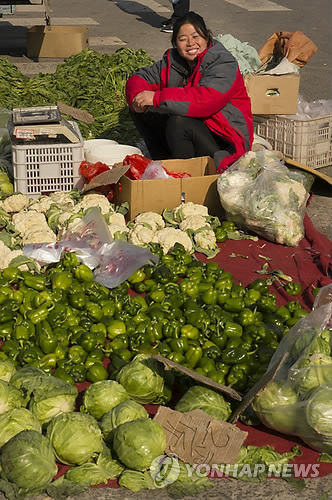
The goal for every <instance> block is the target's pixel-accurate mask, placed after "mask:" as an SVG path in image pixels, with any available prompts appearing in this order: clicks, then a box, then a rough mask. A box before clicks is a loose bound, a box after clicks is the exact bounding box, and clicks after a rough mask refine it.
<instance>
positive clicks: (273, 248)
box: [57, 216, 332, 488]
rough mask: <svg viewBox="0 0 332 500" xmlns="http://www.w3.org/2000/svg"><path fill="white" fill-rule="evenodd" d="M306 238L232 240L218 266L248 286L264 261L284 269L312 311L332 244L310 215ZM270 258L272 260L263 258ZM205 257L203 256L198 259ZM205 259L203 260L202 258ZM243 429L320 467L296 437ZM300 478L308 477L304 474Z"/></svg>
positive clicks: (284, 298)
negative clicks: (294, 242)
mask: <svg viewBox="0 0 332 500" xmlns="http://www.w3.org/2000/svg"><path fill="white" fill-rule="evenodd" d="M304 226H305V234H306V236H305V238H304V239H303V240H302V241H301V243H300V245H299V246H298V247H286V246H283V245H278V244H275V243H271V242H269V241H266V240H263V239H259V240H258V241H252V240H239V241H234V240H229V241H226V242H224V243H221V244H220V253H219V254H218V255H217V257H216V258H215V259H214V260H215V261H216V262H218V264H219V266H221V267H223V268H224V269H225V270H226V271H229V272H231V273H233V276H234V279H235V280H236V281H239V282H241V283H242V284H243V285H247V284H248V283H250V282H251V281H253V280H254V279H256V278H257V277H260V276H261V275H259V274H257V273H256V272H255V271H257V270H259V269H261V267H262V265H263V264H264V263H265V262H269V264H270V269H271V270H274V269H281V270H282V271H283V272H284V273H285V274H287V275H289V276H291V277H292V278H293V280H294V281H297V282H299V283H301V285H302V288H303V294H302V297H301V298H299V299H298V297H296V299H298V300H299V302H300V303H301V304H302V306H303V307H305V308H306V309H307V310H311V308H312V305H313V301H314V297H313V295H312V293H311V290H312V287H313V286H315V287H317V286H324V285H327V284H329V283H332V242H331V241H329V239H328V238H327V237H326V236H325V235H323V234H322V233H320V232H319V231H317V230H316V229H315V228H314V226H313V224H312V222H311V220H310V219H309V217H308V216H305V218H304ZM231 254H235V255H236V254H241V255H247V256H248V258H244V257H240V256H238V257H231ZM260 255H261V256H262V255H263V256H265V257H268V258H269V259H271V260H269V261H267V260H265V259H264V258H262V257H260ZM198 257H199V258H202V257H201V255H199V256H198ZM202 260H206V259H204V257H203V258H202ZM273 287H274V290H273V293H274V294H275V295H277V297H278V305H279V306H280V305H283V304H285V303H286V302H288V300H290V297H289V296H288V295H287V294H286V293H285V292H284V290H283V288H282V287H281V286H280V285H279V284H278V283H277V282H274V283H273ZM88 385H89V383H84V384H78V388H79V391H80V392H82V391H83V390H84V389H85V388H86V387H87V386H88ZM157 408H158V407H157V406H155V405H147V410H148V411H149V413H150V414H151V415H153V414H155V413H156V411H157ZM236 425H237V426H238V427H239V428H241V429H242V430H245V431H246V432H248V438H247V440H246V442H245V443H244V444H245V445H256V446H265V445H270V446H273V447H274V448H275V450H276V451H277V452H279V453H283V452H286V451H290V450H291V448H292V447H293V446H295V445H297V444H299V445H300V447H301V450H302V452H303V455H302V456H300V457H296V458H295V460H294V461H292V463H293V464H294V463H296V464H304V465H308V466H309V465H312V464H317V463H318V462H317V460H318V458H319V456H320V453H319V452H317V451H314V450H312V449H311V448H309V447H308V446H306V445H305V444H303V443H302V441H301V440H300V439H297V438H295V437H292V438H289V437H287V436H284V435H282V434H279V433H277V432H274V431H271V430H270V429H267V428H265V427H264V426H263V425H261V426H258V427H250V426H247V425H244V424H242V423H240V422H238V423H237V424H236ZM67 469H68V466H64V465H59V473H58V476H57V477H59V476H61V475H63V474H64V473H65V471H66V470H67ZM327 474H332V464H330V463H320V465H319V476H320V477H321V476H325V475H327ZM299 477H306V475H305V473H304V474H302V475H299ZM97 487H112V488H117V487H118V484H117V481H116V480H112V481H109V482H108V483H107V484H101V485H98V486H97Z"/></svg>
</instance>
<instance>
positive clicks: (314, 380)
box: [293, 354, 332, 399]
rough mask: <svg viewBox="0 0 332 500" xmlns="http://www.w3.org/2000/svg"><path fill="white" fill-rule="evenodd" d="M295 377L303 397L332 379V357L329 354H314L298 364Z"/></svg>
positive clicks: (298, 389)
mask: <svg viewBox="0 0 332 500" xmlns="http://www.w3.org/2000/svg"><path fill="white" fill-rule="evenodd" d="M293 371H294V375H293V376H294V378H295V382H296V387H297V391H298V393H299V395H300V397H301V399H305V397H306V396H307V395H308V393H310V392H311V391H313V390H314V389H316V388H317V387H319V386H321V385H324V384H328V383H329V382H330V381H331V380H332V358H331V357H330V356H328V355H327V354H312V355H311V356H308V357H306V358H305V359H301V360H300V362H299V363H297V364H296V366H295V369H294V370H293Z"/></svg>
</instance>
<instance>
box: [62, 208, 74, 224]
mask: <svg viewBox="0 0 332 500" xmlns="http://www.w3.org/2000/svg"><path fill="white" fill-rule="evenodd" d="M72 215H73V212H68V211H67V210H65V211H64V212H62V214H60V215H59V226H63V225H64V224H65V223H66V221H67V220H68V219H70V217H71V216H72Z"/></svg>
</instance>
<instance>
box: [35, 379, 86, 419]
mask: <svg viewBox="0 0 332 500" xmlns="http://www.w3.org/2000/svg"><path fill="white" fill-rule="evenodd" d="M77 394H78V392H77V389H76V387H75V386H74V385H72V384H69V383H68V382H66V381H65V380H62V379H60V378H57V377H53V376H52V377H50V376H45V377H43V378H42V379H41V380H40V385H39V387H36V388H35V389H34V390H33V392H32V397H31V399H30V401H29V410H31V411H32V413H33V414H34V415H35V416H36V417H37V418H38V420H39V422H40V423H41V424H45V423H47V422H49V421H50V420H52V418H54V417H56V416H57V415H60V414H61V413H68V412H71V411H74V409H75V402H76V398H77Z"/></svg>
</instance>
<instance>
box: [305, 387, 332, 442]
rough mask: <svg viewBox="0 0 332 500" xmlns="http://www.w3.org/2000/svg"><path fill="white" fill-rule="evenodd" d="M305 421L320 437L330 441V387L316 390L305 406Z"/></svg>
mask: <svg viewBox="0 0 332 500" xmlns="http://www.w3.org/2000/svg"><path fill="white" fill-rule="evenodd" d="M305 414H306V419H307V422H308V424H309V425H310V427H311V428H312V429H314V430H315V431H316V432H317V433H318V434H320V435H321V436H322V437H325V438H330V439H332V387H327V386H323V387H320V388H319V389H317V390H316V391H315V392H314V393H313V394H312V395H311V397H310V399H309V400H308V403H307V405H306V410H305Z"/></svg>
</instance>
